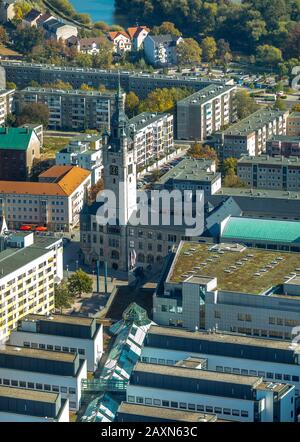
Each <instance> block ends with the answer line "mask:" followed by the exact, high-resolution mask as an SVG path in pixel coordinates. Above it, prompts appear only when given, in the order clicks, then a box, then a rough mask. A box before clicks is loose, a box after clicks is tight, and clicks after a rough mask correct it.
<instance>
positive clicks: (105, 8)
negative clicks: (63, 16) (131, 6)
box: [70, 0, 124, 25]
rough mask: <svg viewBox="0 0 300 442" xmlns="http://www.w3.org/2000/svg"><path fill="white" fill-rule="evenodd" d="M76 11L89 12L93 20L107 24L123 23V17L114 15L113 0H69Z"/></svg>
mask: <svg viewBox="0 0 300 442" xmlns="http://www.w3.org/2000/svg"><path fill="white" fill-rule="evenodd" d="M70 3H72V5H73V6H74V8H75V9H76V11H77V12H81V13H86V14H89V15H90V16H91V18H92V20H93V21H104V22H105V23H107V24H108V25H112V24H120V25H122V24H124V17H119V16H116V15H115V2H114V0H70Z"/></svg>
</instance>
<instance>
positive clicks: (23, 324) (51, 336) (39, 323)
mask: <svg viewBox="0 0 300 442" xmlns="http://www.w3.org/2000/svg"><path fill="white" fill-rule="evenodd" d="M9 343H10V345H14V346H17V347H26V348H39V349H41V350H48V351H55V352H59V351H61V352H63V353H78V354H79V359H86V361H87V370H88V371H90V372H92V373H93V372H94V371H96V369H97V367H98V362H99V361H100V359H101V356H102V354H103V326H102V325H101V324H98V323H97V321H96V319H95V318H85V317H75V316H67V315H56V314H51V315H47V316H46V315H33V314H29V315H27V316H26V317H25V318H23V319H21V320H20V321H19V323H18V327H17V328H16V329H15V330H13V331H12V333H11V334H10V338H9Z"/></svg>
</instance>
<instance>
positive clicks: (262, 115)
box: [222, 109, 286, 136]
mask: <svg viewBox="0 0 300 442" xmlns="http://www.w3.org/2000/svg"><path fill="white" fill-rule="evenodd" d="M285 114H286V111H280V110H277V109H275V110H274V109H259V110H258V111H256V112H254V113H253V114H251V115H249V116H248V117H246V118H244V119H243V120H241V121H239V122H238V123H235V124H233V125H232V126H230V127H229V128H228V129H226V130H224V131H223V132H222V133H223V134H224V135H227V136H228V135H247V134H250V133H252V132H254V131H255V130H257V129H260V128H261V127H262V126H264V125H265V124H267V123H268V122H270V121H273V120H274V119H275V118H278V117H280V116H283V115H285Z"/></svg>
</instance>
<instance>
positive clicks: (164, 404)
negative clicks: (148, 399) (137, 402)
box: [162, 401, 170, 407]
mask: <svg viewBox="0 0 300 442" xmlns="http://www.w3.org/2000/svg"><path fill="white" fill-rule="evenodd" d="M162 406H163V407H169V406H170V402H169V401H162Z"/></svg>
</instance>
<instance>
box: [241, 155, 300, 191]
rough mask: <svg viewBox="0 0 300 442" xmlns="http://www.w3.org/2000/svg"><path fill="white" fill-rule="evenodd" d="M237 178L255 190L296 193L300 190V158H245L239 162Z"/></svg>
mask: <svg viewBox="0 0 300 442" xmlns="http://www.w3.org/2000/svg"><path fill="white" fill-rule="evenodd" d="M237 176H238V177H239V178H240V179H241V180H242V181H243V182H244V183H245V184H246V185H247V186H248V187H250V188H253V189H272V190H291V191H293V192H295V191H298V190H300V158H299V157H289V158H285V157H283V156H275V157H269V156H268V155H259V156H254V157H251V156H243V157H242V158H241V159H240V160H238V162H237Z"/></svg>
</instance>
